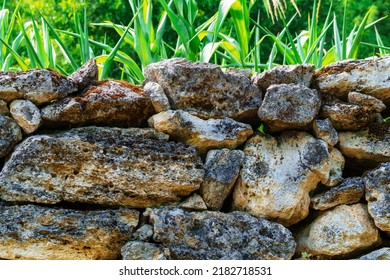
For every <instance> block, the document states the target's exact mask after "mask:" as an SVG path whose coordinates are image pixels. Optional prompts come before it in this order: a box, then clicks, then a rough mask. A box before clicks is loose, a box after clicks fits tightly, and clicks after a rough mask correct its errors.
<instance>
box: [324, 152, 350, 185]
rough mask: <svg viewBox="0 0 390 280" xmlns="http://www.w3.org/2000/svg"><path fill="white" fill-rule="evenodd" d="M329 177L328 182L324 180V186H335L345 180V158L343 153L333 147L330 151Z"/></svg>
mask: <svg viewBox="0 0 390 280" xmlns="http://www.w3.org/2000/svg"><path fill="white" fill-rule="evenodd" d="M328 164H329V168H330V171H329V178H328V180H327V181H326V182H322V184H323V185H324V186H327V187H334V186H337V185H338V184H340V183H341V181H342V180H343V171H344V166H345V159H344V157H343V154H342V153H341V152H340V151H339V150H338V149H336V148H333V149H332V150H331V151H330V153H329V161H328Z"/></svg>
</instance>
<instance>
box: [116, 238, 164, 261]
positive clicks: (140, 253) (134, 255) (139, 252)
mask: <svg viewBox="0 0 390 280" xmlns="http://www.w3.org/2000/svg"><path fill="white" fill-rule="evenodd" d="M122 257H123V259H124V260H169V259H170V253H169V249H167V248H164V247H163V246H160V245H157V244H152V243H146V242H140V241H130V242H128V243H126V245H125V246H123V247H122Z"/></svg>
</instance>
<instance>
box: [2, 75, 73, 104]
mask: <svg viewBox="0 0 390 280" xmlns="http://www.w3.org/2000/svg"><path fill="white" fill-rule="evenodd" d="M76 90H77V88H76V87H75V86H74V85H73V83H72V82H71V81H70V80H68V79H67V78H66V77H64V76H62V75H60V74H58V73H57V72H55V71H53V70H50V69H34V70H29V71H26V72H6V73H2V74H1V75H0V99H3V100H4V101H6V102H8V103H9V102H11V101H13V100H15V99H27V100H30V101H31V102H33V103H34V104H35V105H41V104H45V103H49V102H50V101H52V100H55V99H58V98H62V97H65V96H67V95H68V94H70V93H72V92H75V91H76Z"/></svg>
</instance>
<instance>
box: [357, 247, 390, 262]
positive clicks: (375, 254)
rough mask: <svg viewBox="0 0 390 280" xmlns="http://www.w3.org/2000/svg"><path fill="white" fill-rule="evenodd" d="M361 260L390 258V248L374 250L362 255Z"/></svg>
mask: <svg viewBox="0 0 390 280" xmlns="http://www.w3.org/2000/svg"><path fill="white" fill-rule="evenodd" d="M359 260H376V261H378V260H390V248H389V247H385V248H381V249H378V250H375V251H372V252H371V253H368V254H366V255H364V256H361V257H360V258H359Z"/></svg>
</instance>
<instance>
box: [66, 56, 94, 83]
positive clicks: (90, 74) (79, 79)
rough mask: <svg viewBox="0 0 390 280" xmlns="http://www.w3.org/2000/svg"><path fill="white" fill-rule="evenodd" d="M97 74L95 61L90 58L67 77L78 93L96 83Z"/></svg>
mask: <svg viewBox="0 0 390 280" xmlns="http://www.w3.org/2000/svg"><path fill="white" fill-rule="evenodd" d="M98 74H99V73H98V67H97V65H96V60H95V59H94V58H92V59H90V60H88V61H87V62H86V63H85V64H84V65H83V66H81V67H80V68H79V69H77V70H76V71H75V72H74V73H72V75H70V76H69V79H70V80H71V81H72V82H73V84H74V85H75V87H76V88H77V90H78V91H82V90H84V89H85V88H87V87H89V86H90V85H91V84H93V83H96V82H97V81H98Z"/></svg>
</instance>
